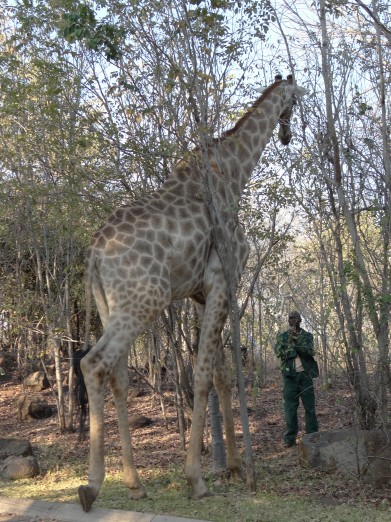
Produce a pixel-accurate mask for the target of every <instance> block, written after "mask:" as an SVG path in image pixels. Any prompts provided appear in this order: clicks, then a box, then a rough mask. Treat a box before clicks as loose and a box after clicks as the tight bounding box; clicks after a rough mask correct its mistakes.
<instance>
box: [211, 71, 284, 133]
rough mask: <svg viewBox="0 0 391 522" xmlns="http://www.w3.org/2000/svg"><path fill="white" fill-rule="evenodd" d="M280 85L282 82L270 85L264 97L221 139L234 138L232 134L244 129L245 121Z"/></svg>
mask: <svg viewBox="0 0 391 522" xmlns="http://www.w3.org/2000/svg"><path fill="white" fill-rule="evenodd" d="M279 85H281V80H277V81H275V82H274V83H272V84H271V85H269V87H267V88H266V89H265V90H264V91H263V93H262V95H261V96H260V97H259V98H258V99H256V100H255V102H254V103H253V104H252V106H251V107H250V108H249V109H248V111H246V114H244V115H243V116H242V117H241V118H240V119H239V120H238V121H237V122H236V124H235V126H234V127H232V129H228V130H227V131H225V132H223V133H222V135H221V139H224V138H228V137H229V136H232V134H235V133H236V132H237V131H238V130H239V129H240V127H242V125H243V124H244V123H245V121H247V120H248V118H249V117H250V116H251V115H252V113H253V112H254V110H255V109H257V108H258V107H259V106H260V105H261V103H262V102H263V101H264V100H265V99H266V98H267V97H268V96H269V94H270V93H271V92H272V91H274V89H276V87H278V86H279Z"/></svg>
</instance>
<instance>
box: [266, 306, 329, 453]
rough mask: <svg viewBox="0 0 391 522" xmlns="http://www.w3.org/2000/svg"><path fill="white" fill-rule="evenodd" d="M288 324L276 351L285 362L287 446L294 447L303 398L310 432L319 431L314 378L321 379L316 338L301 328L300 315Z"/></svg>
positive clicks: (279, 335) (283, 370)
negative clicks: (299, 409) (298, 414)
mask: <svg viewBox="0 0 391 522" xmlns="http://www.w3.org/2000/svg"><path fill="white" fill-rule="evenodd" d="M288 323H289V330H287V331H286V332H283V333H280V334H278V336H277V341H276V345H275V347H274V351H275V353H276V355H277V357H278V358H279V359H280V361H281V371H282V375H283V378H284V409H285V422H286V433H285V436H284V440H285V444H286V445H287V446H288V447H291V446H294V445H295V444H296V435H297V433H298V431H299V425H298V421H297V409H298V407H299V397H300V398H301V402H302V403H303V406H304V409H305V428H306V433H314V432H315V431H318V420H317V418H316V412H315V393H314V386H313V381H312V379H313V378H314V377H318V376H319V370H318V365H317V363H316V361H315V359H314V357H313V355H314V337H313V335H312V334H311V333H310V332H306V331H305V330H303V328H300V323H301V316H300V314H299V313H298V312H291V313H290V314H289V317H288Z"/></svg>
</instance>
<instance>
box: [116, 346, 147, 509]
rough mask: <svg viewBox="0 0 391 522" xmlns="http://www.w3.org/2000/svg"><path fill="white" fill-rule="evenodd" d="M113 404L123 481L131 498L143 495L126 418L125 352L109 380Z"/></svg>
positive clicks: (127, 386)
mask: <svg viewBox="0 0 391 522" xmlns="http://www.w3.org/2000/svg"><path fill="white" fill-rule="evenodd" d="M110 384H111V389H112V391H113V395H114V400H115V406H116V409H117V415H118V427H119V432H120V437H121V449H122V462H123V467H124V483H125V486H126V487H127V488H129V495H130V497H131V498H132V499H133V500H139V499H140V498H143V497H145V496H146V495H147V494H146V491H145V489H144V486H143V485H142V484H141V482H140V479H139V476H138V474H137V471H136V467H135V465H134V460H133V452H132V439H131V434H130V430H129V418H128V407H127V398H128V388H129V377H128V368H127V354H125V355H124V356H122V357H121V358H120V359H119V361H118V363H117V365H116V367H115V368H114V370H113V372H112V376H111V380H110Z"/></svg>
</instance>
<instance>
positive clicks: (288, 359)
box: [274, 329, 319, 377]
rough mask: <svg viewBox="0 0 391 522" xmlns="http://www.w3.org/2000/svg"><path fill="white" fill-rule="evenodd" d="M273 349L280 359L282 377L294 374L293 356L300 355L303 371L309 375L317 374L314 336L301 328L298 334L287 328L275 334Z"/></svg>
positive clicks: (314, 375)
mask: <svg viewBox="0 0 391 522" xmlns="http://www.w3.org/2000/svg"><path fill="white" fill-rule="evenodd" d="M274 351H275V353H276V355H277V357H278V358H279V359H280V360H281V371H282V374H283V376H284V377H294V376H295V375H296V368H295V358H296V356H297V355H299V356H300V359H301V362H302V364H303V368H304V371H305V372H307V373H308V374H309V375H310V376H311V377H318V376H319V369H318V364H317V362H316V361H315V359H314V357H313V356H314V336H313V335H312V333H310V332H306V331H305V330H303V329H301V330H300V332H299V334H297V335H294V334H293V335H292V332H291V330H287V331H286V332H283V333H281V334H278V335H277V340H276V344H275V346H274Z"/></svg>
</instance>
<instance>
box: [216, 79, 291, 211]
mask: <svg viewBox="0 0 391 522" xmlns="http://www.w3.org/2000/svg"><path fill="white" fill-rule="evenodd" d="M287 89H289V87H287V86H286V85H285V84H281V83H276V84H273V85H271V86H270V87H269V88H268V89H267V90H266V91H265V93H264V94H263V95H262V96H261V97H260V98H258V100H256V102H255V103H254V105H253V106H252V107H251V109H250V110H249V111H248V112H247V113H246V114H245V115H244V116H243V117H242V118H241V119H240V120H239V121H238V122H237V124H236V125H235V127H234V128H233V129H231V130H230V131H228V132H226V133H225V134H224V135H223V136H222V137H221V138H220V139H218V140H216V144H215V146H214V147H212V149H211V150H210V163H211V166H212V168H213V170H214V171H215V172H216V171H217V172H219V175H218V176H217V179H218V180H220V182H219V181H217V184H218V185H220V190H219V188H218V187H217V190H218V192H220V191H221V190H222V191H223V193H224V196H223V197H224V200H226V199H227V198H228V199H230V200H231V202H233V203H237V202H238V200H239V198H240V196H241V194H242V191H243V189H244V187H245V185H246V183H247V181H248V179H249V178H250V176H251V174H252V172H253V170H254V168H255V166H256V164H257V163H258V161H259V158H260V157H261V155H262V153H263V151H264V149H265V147H266V145H267V143H268V142H269V140H270V138H271V135H272V133H273V130H274V129H275V127H276V125H277V124H278V121H279V118H280V116H281V114H282V112H283V110H284V109H285V106H286V105H287V102H288V100H289V93H288V92H287Z"/></svg>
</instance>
